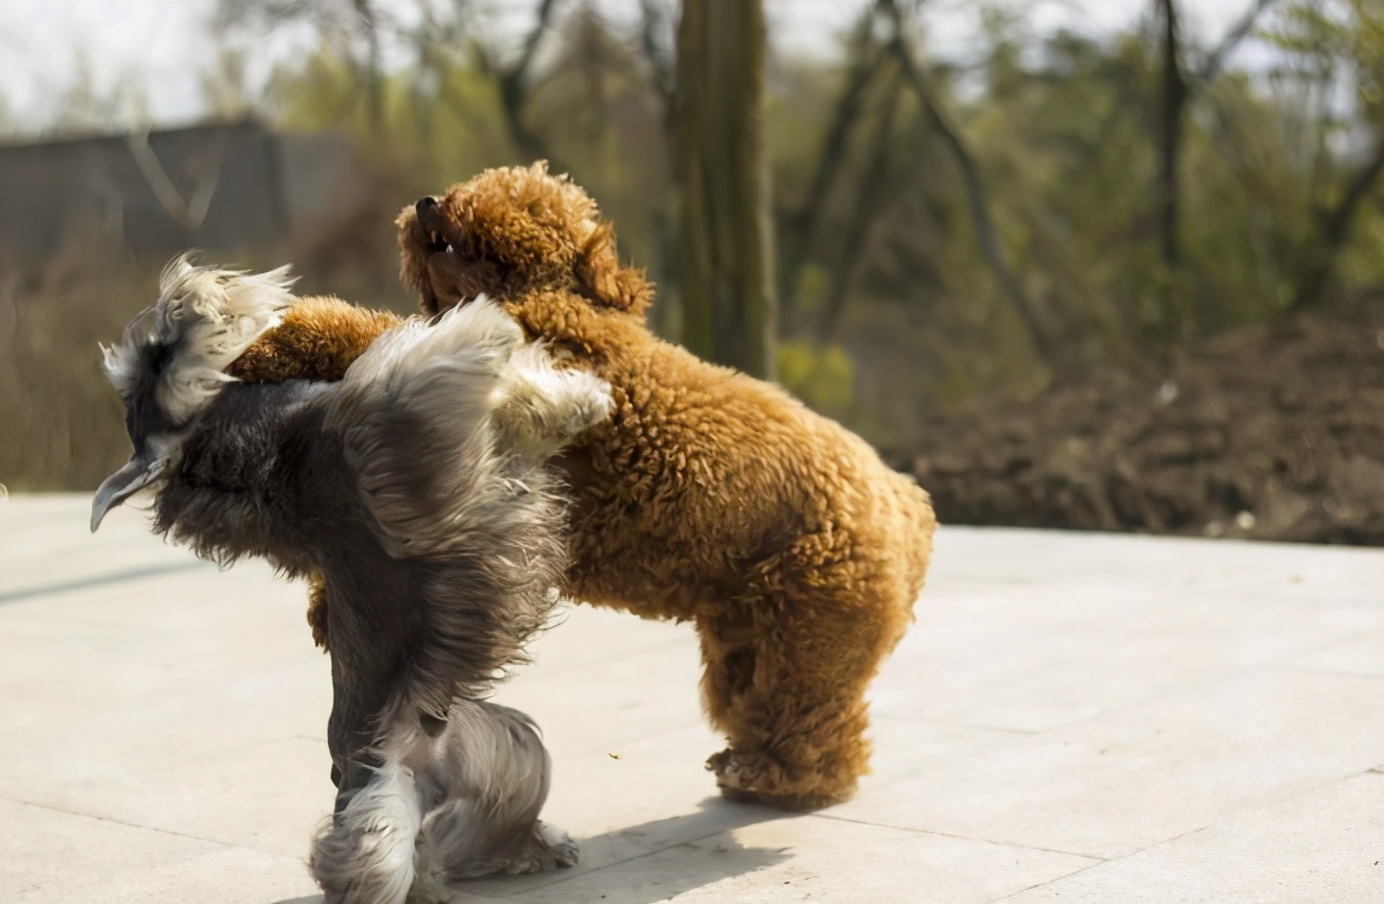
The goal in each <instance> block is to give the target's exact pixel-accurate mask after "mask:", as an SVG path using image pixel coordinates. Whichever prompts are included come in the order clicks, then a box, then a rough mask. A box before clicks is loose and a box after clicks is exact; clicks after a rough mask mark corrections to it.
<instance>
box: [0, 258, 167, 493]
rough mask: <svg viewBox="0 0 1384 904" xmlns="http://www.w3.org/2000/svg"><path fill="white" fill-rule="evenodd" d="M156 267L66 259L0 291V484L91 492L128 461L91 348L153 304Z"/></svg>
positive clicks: (119, 421)
mask: <svg viewBox="0 0 1384 904" xmlns="http://www.w3.org/2000/svg"><path fill="white" fill-rule="evenodd" d="M161 266H162V263H161V262H159V263H151V264H148V265H144V266H140V265H137V264H134V263H132V262H130V261H129V260H126V259H118V258H114V257H112V258H105V259H100V260H93V259H92V257H91V255H90V254H89V253H79V252H70V253H63V254H60V255H57V256H56V257H54V258H53V259H52V260H50V261H48V262H47V263H46V264H45V265H44V266H43V267H42V268H40V269H39V270H38V271H37V273H36V274H35V275H33V276H31V277H30V278H29V279H27V280H25V281H24V282H22V283H20V282H18V281H10V282H8V283H7V284H4V285H0V424H3V425H4V428H3V429H0V483H3V484H5V485H7V486H8V488H9V489H11V490H20V491H26V490H27V491H34V490H89V489H93V488H95V487H96V485H97V484H98V483H100V481H101V480H102V479H103V478H104V477H105V476H106V475H107V474H109V473H110V472H111V471H112V470H114V469H115V468H116V467H117V466H118V465H120V464H121V463H122V462H123V461H124V460H125V458H126V457H127V456H128V455H129V451H130V444H129V440H128V439H127V438H126V436H125V426H124V422H123V410H122V408H121V405H120V400H119V398H117V397H116V395H115V392H114V391H112V390H111V387H110V384H108V383H107V382H106V379H105V377H104V376H103V375H102V373H101V367H100V361H101V355H100V352H99V351H98V349H97V343H98V342H111V341H114V340H115V339H117V338H119V336H120V332H121V330H122V329H124V326H125V323H126V321H128V320H129V319H130V317H132V316H133V315H134V314H135V313H137V312H138V311H139V310H140V309H142V308H144V307H145V306H147V305H148V304H150V303H152V302H153V300H154V298H155V292H156V288H157V285H158V273H159V269H160V268H161Z"/></svg>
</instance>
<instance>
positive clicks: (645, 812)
mask: <svg viewBox="0 0 1384 904" xmlns="http://www.w3.org/2000/svg"><path fill="white" fill-rule="evenodd" d="M88 505H89V500H88V498H87V497H84V496H50V497H28V498H23V497H21V498H14V499H11V500H9V501H8V502H5V501H0V900H3V901H4V902H8V904H39V902H52V904H69V902H88V901H92V902H95V901H101V902H117V904H118V902H134V901H139V902H170V904H202V902H207V904H221V902H246V904H282V902H296V904H309V902H315V901H318V900H320V899H319V897H318V896H317V895H316V892H315V888H314V886H313V883H312V881H311V880H310V879H309V877H308V875H307V872H306V871H305V869H304V866H303V856H304V853H305V850H306V847H307V839H308V835H309V833H310V832H311V830H312V828H313V826H314V825H315V824H316V823H317V822H318V820H319V819H320V818H321V817H322V816H323V815H324V814H325V813H326V812H327V811H328V809H329V808H330V806H331V803H332V788H331V785H330V783H329V780H328V761H327V752H326V745H325V741H324V725H325V721H326V716H327V709H328V703H329V699H330V688H329V683H328V669H327V660H326V659H325V658H324V657H323V656H322V655H321V654H319V653H318V652H316V651H315V650H314V649H313V647H312V645H311V643H310V641H309V638H308V631H307V627H306V625H305V624H304V621H303V608H304V593H303V589H302V587H300V586H294V585H290V584H286V583H283V582H280V581H276V580H275V579H274V578H273V577H272V576H271V574H270V572H269V569H268V568H266V567H264V566H263V565H261V564H258V563H250V564H247V565H242V566H237V567H236V568H234V569H232V570H230V571H229V572H226V573H218V572H217V571H216V569H215V568H213V567H211V566H209V565H205V564H201V563H199V562H197V561H195V560H193V559H192V558H191V557H190V556H189V555H187V554H186V553H184V552H182V551H180V550H177V549H173V548H170V547H167V546H164V545H162V544H161V543H160V542H159V541H157V540H155V539H152V538H151V537H150V536H149V535H148V534H147V533H146V531H145V529H144V526H143V522H142V520H141V517H140V516H139V515H138V513H135V512H125V511H118V512H116V513H115V514H114V515H113V516H112V518H111V519H110V520H109V521H108V523H107V525H106V526H105V527H104V528H103V529H102V531H101V533H100V534H99V535H97V536H95V537H92V536H90V535H88V533H87V529H86V522H87V513H88ZM917 611H918V622H917V625H916V626H915V627H914V628H913V630H912V632H911V633H910V635H909V636H908V637H907V638H906V639H905V640H904V642H903V643H902V645H901V646H900V647H899V649H898V651H897V653H896V654H895V655H894V657H893V658H892V659H891V660H890V662H889V664H888V666H887V668H886V669H885V671H884V673H883V674H882V675H881V677H880V679H879V681H878V682H877V684H876V686H875V689H874V714H875V719H874V723H875V727H874V735H875V741H876V746H877V750H878V752H877V756H876V760H877V771H876V773H875V775H874V776H872V777H871V778H869V779H868V780H867V781H865V783H864V784H863V786H862V788H861V792H860V795H859V797H858V798H857V799H856V800H854V801H853V802H851V803H849V804H847V805H844V806H840V807H836V808H833V809H830V810H826V811H824V812H821V813H817V814H814V815H810V816H804V815H798V816H787V815H783V814H780V813H776V812H772V811H768V810H762V809H759V808H755V807H746V806H739V805H735V804H730V803H727V802H724V801H722V800H721V799H720V798H719V797H717V796H716V794H715V793H714V791H715V789H714V787H713V784H712V780H711V778H710V776H709V775H708V774H707V773H706V772H704V771H703V769H702V761H703V760H704V759H705V757H706V756H707V754H709V753H711V752H713V751H714V750H716V749H718V738H716V737H715V736H714V734H713V733H712V732H711V731H709V730H708V729H707V728H706V726H705V725H704V724H703V721H702V719H701V717H700V715H699V711H698V704H697V694H696V683H697V675H698V669H697V651H696V645H695V642H694V640H693V637H692V633H691V631H690V630H689V629H688V628H687V627H686V626H677V625H666V624H656V623H647V622H641V621H638V620H637V619H634V618H632V617H628V616H622V615H617V614H614V613H609V612H601V611H594V610H591V609H587V608H584V607H578V608H574V609H572V610H571V612H570V614H569V616H568V619H567V621H566V623H565V624H563V625H562V626H560V627H558V628H556V629H555V630H552V631H551V632H549V633H547V634H546V635H544V636H543V637H542V639H541V640H540V641H539V642H538V644H537V646H536V653H537V664H536V665H535V666H533V667H531V668H529V669H527V670H526V671H524V672H523V674H522V675H521V676H520V677H519V678H518V679H517V680H515V681H513V682H512V683H510V684H509V685H507V686H505V687H504V688H503V689H502V691H501V693H500V695H499V698H498V699H499V700H500V701H501V702H505V703H508V704H511V705H514V706H518V707H520V708H522V709H525V710H527V711H528V712H530V713H531V714H532V715H534V716H535V717H536V718H537V720H538V721H539V723H540V724H541V725H542V726H543V728H544V730H545V732H546V734H547V738H548V741H549V744H550V747H551V749H552V751H553V754H554V757H555V759H556V762H557V765H556V781H555V785H554V788H553V794H552V797H551V799H550V802H549V806H548V810H547V816H548V818H550V819H551V820H552V821H553V822H555V823H557V824H558V825H561V826H563V827H564V828H566V829H568V830H569V831H571V832H572V833H573V834H574V835H575V836H577V837H578V838H579V839H581V840H582V862H581V865H580V866H579V867H577V868H575V869H571V870H563V871H559V872H554V873H549V874H545V875H541V876H536V877H527V878H521V879H506V880H486V881H480V882H473V883H470V884H467V885H465V886H462V887H461V888H460V894H459V896H458V899H459V900H463V901H485V900H491V899H496V898H503V899H506V900H509V901H514V902H534V904H537V902H563V904H582V902H593V904H596V902H604V904H645V902H654V901H662V900H668V899H672V900H676V901H686V902H692V901H703V902H728V901H735V902H738V901H755V902H775V901H826V902H908V904H919V902H947V904H956V902H987V901H1006V902H1012V904H1033V902H1049V901H1052V902H1058V901H1060V902H1073V901H1090V902H1127V901H1158V902H1170V901H1178V902H1190V901H1206V902H1213V901H1214V902H1240V901H1243V902H1269V901H1281V902H1285V904H1286V902H1293V904H1299V902H1328V901H1329V902H1346V904H1353V902H1361V904H1364V902H1376V904H1377V902H1381V901H1384V866H1381V860H1384V552H1381V551H1379V550H1365V549H1325V548H1313V547H1303V546H1278V545H1251V544H1245V543H1235V542H1212V541H1189V540H1166V539H1149V538H1143V537H1129V536H1123V537H1118V536H1102V535H1090V534H1063V533H1049V532H1036V531H1019V530H996V529H987V530H977V529H965V528H946V529H944V530H943V531H942V533H941V535H940V538H939V541H938V546H937V554H936V558H935V565H934V571H933V573H932V575H931V576H930V581H929V587H928V590H927V591H926V593H925V594H924V596H923V599H922V602H921V604H920V605H919V606H918V610H917Z"/></svg>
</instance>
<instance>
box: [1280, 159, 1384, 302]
mask: <svg viewBox="0 0 1384 904" xmlns="http://www.w3.org/2000/svg"><path fill="white" fill-rule="evenodd" d="M1381 173H1384V134H1381V135H1380V138H1379V144H1378V145H1377V146H1376V147H1375V149H1374V155H1373V156H1372V157H1371V158H1370V159H1369V160H1368V161H1366V163H1365V165H1364V166H1362V167H1361V168H1360V170H1359V171H1358V172H1356V174H1355V176H1354V177H1353V178H1352V179H1351V180H1350V182H1349V183H1348V184H1347V185H1346V190H1345V193H1344V194H1343V195H1341V200H1340V202H1339V203H1338V204H1337V205H1336V206H1335V208H1333V209H1332V210H1331V211H1330V212H1329V213H1327V215H1326V216H1325V217H1324V219H1323V222H1322V230H1321V232H1322V240H1321V250H1320V252H1319V253H1318V254H1317V255H1316V256H1315V257H1316V260H1314V261H1313V262H1312V263H1311V264H1310V265H1309V266H1308V267H1307V270H1306V273H1305V274H1304V275H1303V277H1302V279H1301V280H1300V281H1299V282H1298V287H1297V291H1296V292H1295V293H1294V294H1293V301H1292V304H1291V305H1290V309H1292V310H1296V309H1299V308H1305V307H1310V306H1311V305H1314V304H1317V303H1318V302H1319V301H1320V300H1321V297H1322V289H1323V288H1325V286H1326V280H1327V277H1329V276H1330V275H1331V270H1332V269H1333V268H1334V266H1335V264H1336V258H1337V257H1339V256H1340V253H1341V249H1342V248H1344V247H1345V244H1346V241H1347V240H1348V239H1349V238H1350V229H1351V226H1352V224H1353V223H1354V222H1355V214H1356V211H1358V210H1359V208H1360V205H1361V204H1362V203H1364V201H1365V199H1366V198H1367V197H1369V195H1370V191H1371V189H1373V188H1374V184H1375V183H1376V182H1377V181H1378V180H1379V177H1380V174H1381Z"/></svg>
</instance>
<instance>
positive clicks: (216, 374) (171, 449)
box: [91, 256, 297, 531]
mask: <svg viewBox="0 0 1384 904" xmlns="http://www.w3.org/2000/svg"><path fill="white" fill-rule="evenodd" d="M292 284H293V279H292V277H290V276H289V274H288V268H287V267H280V268H279V269H277V270H272V271H270V272H268V273H261V274H249V273H243V272H239V271H235V270H222V269H218V268H215V267H197V266H194V265H193V264H191V263H190V262H189V261H188V258H187V257H186V256H183V257H179V258H177V259H175V260H174V261H172V262H171V263H170V264H169V265H168V266H167V267H165V268H164V271H163V275H162V277H160V279H159V300H158V301H157V302H156V303H155V304H154V305H153V306H151V307H149V308H147V309H146V310H144V311H142V312H140V314H138V315H137V316H136V317H135V318H134V319H133V320H131V321H130V323H129V325H128V326H126V328H125V334H124V337H123V338H122V339H121V342H120V343H119V344H118V345H115V346H104V345H103V346H101V356H102V362H103V366H104V368H105V371H106V377H107V379H109V380H110V383H111V386H113V387H114V388H115V390H116V392H118V393H119V394H120V398H121V400H122V401H124V403H125V428H126V431H127V432H128V433H129V436H130V442H131V443H132V444H133V445H134V455H132V456H131V458H130V460H129V461H128V462H127V463H126V464H125V466H124V467H122V468H121V469H120V470H118V471H116V472H115V473H114V474H112V475H111V476H110V477H108V478H106V480H105V481H103V482H102V484H101V486H100V488H99V489H98V490H97V491H96V496H95V499H94V500H93V504H92V513H91V529H92V530H93V531H95V530H96V528H97V527H99V526H100V524H101V520H102V519H103V518H104V517H105V515H106V512H107V511H109V510H110V509H111V508H113V507H115V506H117V505H120V504H121V503H123V502H124V501H125V500H126V499H129V498H130V497H131V496H133V495H134V494H135V493H138V492H140V491H143V490H149V489H156V488H157V486H158V485H159V483H160V482H161V481H162V480H163V479H164V476H165V475H166V474H167V473H168V471H169V469H170V468H171V467H172V466H173V465H174V464H175V463H176V461H177V460H178V457H179V455H180V454H181V444H182V440H183V438H184V437H185V436H186V435H187V433H188V432H189V431H190V430H191V428H192V425H193V422H194V421H195V420H196V418H197V415H198V414H199V413H200V412H201V411H203V410H204V409H205V408H206V407H207V406H208V405H209V404H211V401H212V400H213V399H214V398H216V394H217V393H218V392H220V391H221V389H222V388H224V387H225V385H226V384H227V383H230V382H233V378H232V377H228V376H226V374H225V373H223V372H222V371H223V370H224V369H225V368H226V367H227V366H228V365H229V364H230V363H231V362H232V361H234V360H235V359H236V358H238V357H240V355H241V354H242V353H244V351H245V350H246V349H247V348H249V347H250V346H251V345H253V344H254V342H255V340H256V339H258V338H259V337H260V336H262V335H264V334H265V333H267V332H269V331H270V330H272V329H273V328H274V327H275V326H277V325H278V323H279V321H280V320H281V319H282V316H283V311H285V310H286V309H287V308H289V307H291V306H292V305H293V304H295V303H296V301H297V299H296V298H295V297H294V296H293V294H292V293H291V292H289V287H290V286H291V285H292Z"/></svg>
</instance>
